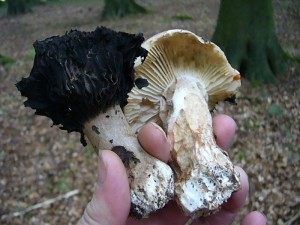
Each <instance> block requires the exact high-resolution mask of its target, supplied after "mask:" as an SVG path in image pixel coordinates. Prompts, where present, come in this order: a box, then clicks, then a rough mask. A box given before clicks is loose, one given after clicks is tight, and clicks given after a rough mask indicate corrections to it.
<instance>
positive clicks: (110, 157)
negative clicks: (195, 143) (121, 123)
mask: <svg viewBox="0 0 300 225" xmlns="http://www.w3.org/2000/svg"><path fill="white" fill-rule="evenodd" d="M213 129H214V134H215V136H216V141H217V144H218V145H219V146H220V147H221V148H222V149H224V150H226V151H227V150H228V149H229V148H230V146H231V144H232V141H233V137H234V134H235V130H236V124H235V122H234V121H233V120H232V119H231V118H230V117H228V116H225V115H219V116H216V117H215V118H214V119H213ZM138 139H139V141H140V143H141V145H142V146H143V148H144V149H145V150H146V151H147V152H148V153H149V154H151V155H153V156H154V157H156V158H158V159H160V160H162V161H164V162H167V161H168V160H169V158H170V145H169V143H168V141H167V138H166V136H165V134H164V132H163V130H162V129H161V128H160V127H158V126H156V125H154V124H151V123H150V124H146V125H145V126H144V127H143V128H142V129H141V130H140V132H139V133H138ZM99 161H100V162H99V170H98V173H99V176H98V181H97V185H96V190H95V193H94V196H93V198H92V200H91V202H90V203H89V204H88V205H87V207H86V209H85V212H84V215H83V216H82V217H81V219H80V220H79V222H78V225H122V224H126V225H146V224H147V225H168V224H172V225H182V224H184V223H185V222H186V221H187V220H188V217H186V216H185V215H184V213H183V212H182V211H181V209H180V208H179V206H178V205H177V204H176V202H175V201H170V202H169V203H168V204H167V205H166V206H165V207H164V208H163V209H161V210H158V211H157V212H155V213H153V214H152V215H151V216H150V217H149V218H147V219H142V220H136V219H133V218H128V214H129V210H130V189H129V183H128V179H127V175H126V170H125V168H124V166H123V164H122V161H121V160H120V159H119V157H118V156H117V155H116V154H115V153H113V152H112V151H102V152H101V153H100V156H99ZM237 170H238V171H239V173H240V177H241V186H242V187H241V189H240V190H239V191H237V192H235V193H233V194H232V196H231V198H230V199H229V200H228V202H227V203H225V204H224V205H223V206H222V208H221V209H220V211H219V212H217V213H215V214H213V215H211V216H208V217H201V218H199V219H197V220H195V221H194V222H193V224H203V225H204V224H205V225H206V224H207V225H226V224H231V223H232V221H233V220H234V217H235V215H236V214H237V212H238V211H239V209H240V208H241V207H242V206H243V204H244V202H245V200H246V197H247V195H248V190H249V184H248V177H247V174H246V173H245V171H244V170H243V169H241V168H239V167H237ZM251 224H253V225H254V224H255V225H266V219H265V217H264V216H263V215H262V214H261V213H259V212H251V213H249V214H248V215H247V216H246V217H245V218H244V219H243V221H242V222H241V225H251Z"/></svg>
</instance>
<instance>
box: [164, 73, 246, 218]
mask: <svg viewBox="0 0 300 225" xmlns="http://www.w3.org/2000/svg"><path fill="white" fill-rule="evenodd" d="M164 99H165V100H163V101H162V103H161V114H160V116H161V117H162V118H161V119H162V121H165V122H166V123H165V124H164V125H165V126H167V127H165V129H166V131H167V134H168V138H169V140H170V142H171V144H172V146H173V150H172V152H171V156H172V162H171V164H172V167H173V169H174V170H175V195H176V198H177V201H178V202H179V204H180V205H181V206H182V208H183V210H184V211H185V212H186V214H187V215H191V216H195V215H197V216H201V215H208V214H210V213H212V212H214V211H216V210H218V208H219V207H220V206H221V205H222V204H223V203H224V202H226V201H227V199H228V198H229V197H230V196H231V194H232V192H233V191H236V190H238V189H239V186H240V183H239V175H238V173H237V172H236V171H235V170H234V166H233V164H232V163H231V161H230V160H229V158H228V155H227V153H226V152H225V151H223V150H222V149H220V148H219V147H218V146H217V144H216V142H215V139H214V135H213V130H212V118H211V114H210V112H209V110H208V105H207V102H208V96H207V93H206V91H205V89H204V87H203V86H202V84H201V82H200V81H199V80H197V79H195V78H194V77H188V76H185V77H184V76H183V77H181V78H180V79H178V80H176V81H175V82H174V83H173V84H172V85H171V86H170V87H168V88H167V90H166V91H165V93H164ZM194 214H195V215H194Z"/></svg>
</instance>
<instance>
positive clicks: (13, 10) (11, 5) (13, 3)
mask: <svg viewBox="0 0 300 225" xmlns="http://www.w3.org/2000/svg"><path fill="white" fill-rule="evenodd" d="M7 4H8V5H7V14H8V15H18V14H22V13H25V12H27V11H28V10H29V8H28V2H27V3H26V0H8V1H7Z"/></svg>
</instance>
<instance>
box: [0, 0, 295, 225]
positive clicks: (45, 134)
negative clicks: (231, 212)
mask: <svg viewBox="0 0 300 225" xmlns="http://www.w3.org/2000/svg"><path fill="white" fill-rule="evenodd" d="M75 2H76V3H70V1H69V4H62V3H55V4H45V5H40V6H38V7H35V8H34V9H33V12H32V13H29V14H26V15H21V16H17V17H10V18H5V17H4V16H3V15H1V14H0V17H1V18H0V30H1V35H0V43H4V44H2V45H0V53H1V54H3V55H6V56H10V57H12V58H14V59H15V60H16V62H15V63H14V64H12V65H8V66H5V67H4V66H0V90H1V92H0V94H1V96H0V127H1V129H0V137H1V144H0V146H1V147H0V168H1V169H0V196H1V199H0V216H2V215H7V214H9V213H13V212H18V211H22V210H24V209H26V208H28V207H30V206H32V205H34V204H36V203H40V202H43V201H45V200H47V199H50V198H54V197H56V196H58V195H60V194H64V193H66V192H68V191H71V190H74V189H79V190H80V194H79V195H76V196H74V197H71V198H69V199H67V200H61V201H58V202H56V203H54V204H52V205H51V206H49V207H44V208H40V209H38V210H34V211H31V212H30V213H27V214H25V215H24V216H21V217H15V218H11V219H6V220H2V221H1V222H0V223H1V224H74V223H75V221H77V220H78V218H79V217H80V215H81V213H82V211H83V209H84V207H85V205H86V203H87V202H88V200H89V199H90V197H91V193H92V190H93V187H94V182H95V179H96V168H97V156H96V154H94V153H93V151H92V149H91V148H90V147H88V148H87V149H84V148H83V147H82V146H81V145H80V143H79V135H77V134H66V133H65V132H62V131H60V130H59V129H58V128H57V127H55V128H51V127H50V126H51V122H50V121H49V119H47V118H43V117H36V116H34V115H33V112H32V110H30V109H25V108H24V107H23V106H22V104H21V103H22V102H23V100H24V99H22V98H21V97H20V96H19V93H18V92H17V90H16V88H15V87H14V83H15V82H16V80H19V79H20V78H21V77H24V76H27V75H28V73H29V72H30V69H31V67H32V63H33V56H34V52H33V50H32V43H33V42H34V41H35V40H36V39H39V40H41V39H44V38H46V37H48V36H51V35H56V34H60V35H61V34H64V33H65V31H67V30H70V29H74V28H77V29H81V30H93V29H94V28H95V27H96V26H98V25H104V26H108V27H110V28H113V29H115V30H123V31H127V32H134V33H136V32H144V35H145V37H146V38H147V37H150V36H151V35H153V34H155V33H158V32H160V31H163V30H167V29H171V28H184V29H187V30H191V31H192V32H195V33H197V34H199V35H202V36H203V37H204V38H206V39H209V38H210V37H211V35H212V33H213V31H214V27H215V22H216V19H217V13H218V7H219V1H217V0H215V1H203V0H200V2H199V0H187V1H177V3H176V4H174V2H173V1H167V0H159V1H158V0H155V1H150V0H149V1H148V0H147V1H137V2H139V3H140V4H141V5H143V6H145V7H147V8H150V9H152V10H153V12H152V14H148V15H138V16H130V17H127V18H124V19H122V20H113V21H103V22H101V21H100V20H99V18H100V12H101V8H102V7H103V5H102V4H103V3H102V1H100V2H99V1H95V0H91V1H75ZM199 3H200V4H199ZM199 5H201V7H199ZM162 8H164V9H165V10H164V11H160V9H162ZM274 9H275V18H276V26H277V32H278V37H279V39H280V41H281V43H282V44H283V47H284V49H285V50H287V51H288V52H290V53H291V54H292V55H298V56H299V55H300V45H299V43H300V40H299V37H300V27H299V19H300V7H299V1H297V0H289V1H284V3H283V2H282V1H279V0H275V1H274ZM175 12H176V13H175ZM178 15H181V16H178ZM183 15H184V16H183ZM36 18H38V19H36ZM53 18H55V19H53ZM176 18H177V19H176ZM180 18H181V19H180ZM182 18H189V19H182ZM287 21H288V23H287ZM299 89H300V65H299V64H297V65H293V66H291V67H290V69H289V70H288V71H287V72H286V74H285V75H284V76H283V77H282V78H280V81H279V83H278V85H264V86H263V87H261V88H253V87H251V85H250V84H248V83H247V82H246V81H243V84H242V89H241V92H240V94H239V95H238V98H237V103H238V105H237V106H230V105H228V104H220V105H219V106H217V110H216V111H215V113H223V112H225V113H227V114H229V115H230V116H232V117H233V118H234V119H235V120H236V122H237V124H238V131H237V137H236V140H235V142H234V144H233V147H232V150H231V151H230V156H231V158H232V159H233V160H234V162H235V163H236V164H237V165H240V166H242V167H244V168H245V170H246V172H247V173H248V175H249V180H250V197H249V198H248V200H247V204H246V205H245V206H244V208H243V210H242V212H241V213H240V214H239V216H238V217H239V218H241V217H242V216H243V215H245V213H246V212H247V211H250V210H259V211H262V212H264V213H265V214H266V215H267V217H268V219H269V224H279V225H280V224H283V223H284V222H285V221H287V220H289V219H290V218H292V217H293V216H294V215H295V214H297V212H298V209H299V204H300V183H299V181H300V173H299V146H300V139H299V136H300V134H299V125H300V121H299V118H300V113H299V107H300V104H299V99H300V92H299ZM294 224H296V223H294Z"/></svg>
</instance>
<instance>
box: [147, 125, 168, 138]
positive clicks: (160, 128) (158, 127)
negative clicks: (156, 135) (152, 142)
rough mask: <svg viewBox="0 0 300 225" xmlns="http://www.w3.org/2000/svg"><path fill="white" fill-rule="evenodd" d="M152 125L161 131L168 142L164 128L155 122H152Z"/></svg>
mask: <svg viewBox="0 0 300 225" xmlns="http://www.w3.org/2000/svg"><path fill="white" fill-rule="evenodd" d="M150 124H151V125H152V126H153V127H154V128H156V129H158V130H160V131H161V132H162V133H163V134H164V137H165V139H166V140H167V135H166V132H165V131H164V130H163V129H162V127H161V126H159V125H157V124H156V123H154V122H150Z"/></svg>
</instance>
